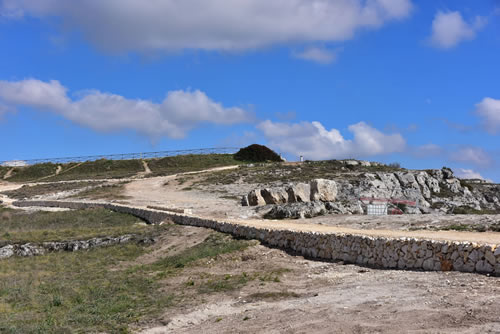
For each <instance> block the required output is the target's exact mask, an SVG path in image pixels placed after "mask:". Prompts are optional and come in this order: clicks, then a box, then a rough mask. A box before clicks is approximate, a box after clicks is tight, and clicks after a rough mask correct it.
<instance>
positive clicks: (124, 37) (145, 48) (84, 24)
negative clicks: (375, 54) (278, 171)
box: [0, 0, 413, 52]
mask: <svg viewBox="0 0 500 334" xmlns="http://www.w3.org/2000/svg"><path fill="white" fill-rule="evenodd" d="M412 8H413V5H412V2H411V0H272V1H269V0H233V1H228V0H181V1H179V0H163V1H143V0H106V1H102V0H78V1H68V0H36V1H33V0H3V1H2V2H0V15H2V16H10V17H19V16H22V15H28V16H34V17H38V18H42V19H48V18H53V17H58V18H60V19H62V22H63V23H64V27H72V28H76V29H78V30H80V31H81V32H82V33H83V35H84V37H85V38H86V39H88V40H90V41H91V42H92V43H94V44H95V45H97V46H98V47H100V48H101V49H105V50H109V51H115V52H120V51H131V50H133V51H142V52H150V51H159V50H160V51H165V50H166V51H171V50H180V49H203V50H246V49H255V48H260V47H265V46H269V45H275V44H285V43H304V42H306V43H307V42H325V41H343V40H348V39H351V38H352V37H353V36H354V35H355V33H356V32H357V31H359V30H360V29H366V28H368V29H375V28H378V27H380V26H382V25H384V24H385V23H387V22H389V21H393V20H401V19H404V18H406V17H407V16H409V14H410V12H411V10H412Z"/></svg>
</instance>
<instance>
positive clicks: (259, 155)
mask: <svg viewBox="0 0 500 334" xmlns="http://www.w3.org/2000/svg"><path fill="white" fill-rule="evenodd" d="M234 159H236V160H239V161H251V162H264V161H282V159H281V157H280V156H279V155H278V154H277V153H276V152H274V151H273V150H271V149H270V148H268V147H266V146H263V145H258V144H253V145H250V146H247V147H245V148H242V149H240V150H239V151H238V153H236V154H235V155H234Z"/></svg>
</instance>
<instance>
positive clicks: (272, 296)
mask: <svg viewBox="0 0 500 334" xmlns="http://www.w3.org/2000/svg"><path fill="white" fill-rule="evenodd" d="M298 297H300V295H299V294H297V293H295V292H290V291H268V292H257V293H252V294H251V295H249V296H248V297H247V299H250V300H280V299H288V298H298Z"/></svg>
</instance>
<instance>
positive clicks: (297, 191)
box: [286, 183, 311, 203]
mask: <svg viewBox="0 0 500 334" xmlns="http://www.w3.org/2000/svg"><path fill="white" fill-rule="evenodd" d="M286 192H287V193H288V202H289V203H297V202H308V201H309V198H310V196H311V195H310V194H311V186H310V185H308V184H306V183H298V184H293V185H290V186H289V187H288V188H286Z"/></svg>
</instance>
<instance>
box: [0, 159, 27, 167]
mask: <svg viewBox="0 0 500 334" xmlns="http://www.w3.org/2000/svg"><path fill="white" fill-rule="evenodd" d="M2 166H3V167H25V166H28V164H27V163H26V161H22V160H11V161H6V162H4V163H3V164H2Z"/></svg>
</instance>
